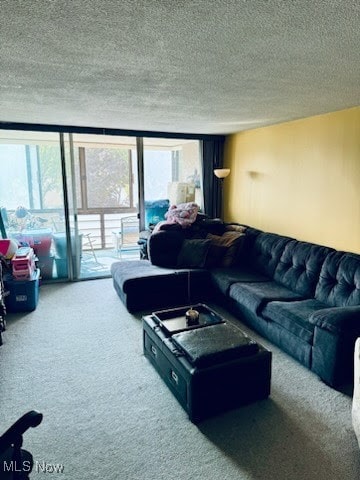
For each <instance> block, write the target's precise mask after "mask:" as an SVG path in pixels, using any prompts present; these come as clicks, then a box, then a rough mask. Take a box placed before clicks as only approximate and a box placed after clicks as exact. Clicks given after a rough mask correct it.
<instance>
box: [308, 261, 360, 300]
mask: <svg viewBox="0 0 360 480" xmlns="http://www.w3.org/2000/svg"><path fill="white" fill-rule="evenodd" d="M315 298H316V299H317V300H319V301H320V302H323V303H325V304H327V305H329V306H331V307H351V306H355V305H360V255H356V254H352V253H344V252H333V253H331V254H330V255H328V256H327V257H326V259H325V262H324V264H323V266H322V269H321V272H320V276H319V281H318V284H317V286H316V291H315Z"/></svg>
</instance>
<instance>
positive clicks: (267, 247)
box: [242, 230, 291, 278]
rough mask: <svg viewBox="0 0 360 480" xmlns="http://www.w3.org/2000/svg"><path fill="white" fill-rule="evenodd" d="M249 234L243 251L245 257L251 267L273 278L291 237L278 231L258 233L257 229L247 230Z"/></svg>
mask: <svg viewBox="0 0 360 480" xmlns="http://www.w3.org/2000/svg"><path fill="white" fill-rule="evenodd" d="M248 235H249V237H248V242H247V244H246V246H245V250H244V252H243V253H242V257H243V259H244V260H245V261H246V262H247V263H248V264H249V265H251V268H255V269H256V270H257V271H258V272H259V273H261V274H263V275H266V276H268V277H270V278H272V277H273V276H274V272H275V268H276V266H277V264H278V263H279V260H280V257H281V255H282V253H283V251H284V248H285V245H286V244H287V243H288V242H289V241H290V240H291V239H290V238H288V237H283V236H281V235H277V234H276V233H265V232H261V233H258V231H256V230H253V231H252V232H248V230H246V236H248Z"/></svg>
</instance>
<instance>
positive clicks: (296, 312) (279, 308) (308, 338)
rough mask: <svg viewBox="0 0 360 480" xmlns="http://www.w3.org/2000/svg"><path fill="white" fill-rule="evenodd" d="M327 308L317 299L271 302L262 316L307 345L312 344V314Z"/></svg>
mask: <svg viewBox="0 0 360 480" xmlns="http://www.w3.org/2000/svg"><path fill="white" fill-rule="evenodd" d="M324 308H327V306H326V305H325V304H323V303H321V302H318V301H317V300H315V299H309V300H301V301H295V302H278V301H276V302H269V303H268V304H267V305H266V306H265V307H264V309H263V311H262V312H261V316H262V317H263V318H265V319H266V320H268V321H272V322H274V323H277V324H278V325H281V326H282V327H284V328H285V329H286V330H287V331H289V332H291V333H293V334H294V335H296V336H297V337H299V338H301V339H302V340H304V341H305V342H307V343H310V344H311V343H312V340H313V335H314V327H315V325H313V324H312V323H310V322H309V318H310V316H311V314H312V313H314V312H316V311H318V310H321V309H324Z"/></svg>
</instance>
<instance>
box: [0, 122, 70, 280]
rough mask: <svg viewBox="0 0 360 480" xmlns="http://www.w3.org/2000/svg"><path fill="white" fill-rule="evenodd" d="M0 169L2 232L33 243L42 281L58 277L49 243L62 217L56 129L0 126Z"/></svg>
mask: <svg viewBox="0 0 360 480" xmlns="http://www.w3.org/2000/svg"><path fill="white" fill-rule="evenodd" d="M0 171H1V176H0V207H1V223H2V227H3V230H4V231H3V232H2V236H4V235H5V236H6V237H9V238H12V239H14V240H15V241H16V242H17V243H18V244H19V245H20V246H21V245H23V246H31V247H33V248H34V250H35V253H36V255H37V258H38V266H39V267H40V269H41V275H42V278H43V279H44V280H47V279H53V278H58V277H62V272H61V271H59V270H57V268H56V258H55V255H54V251H53V247H52V239H53V232H54V225H55V222H56V220H57V218H63V217H64V200H63V199H64V191H63V182H62V167H61V152H60V143H59V134H58V133H49V132H46V133H44V132H24V131H11V130H0ZM62 247H63V251H64V258H65V259H66V255H67V245H66V239H64V243H63V245H62Z"/></svg>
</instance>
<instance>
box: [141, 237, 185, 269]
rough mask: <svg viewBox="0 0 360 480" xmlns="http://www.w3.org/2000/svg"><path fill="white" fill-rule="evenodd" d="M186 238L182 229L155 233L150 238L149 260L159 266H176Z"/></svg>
mask: <svg viewBox="0 0 360 480" xmlns="http://www.w3.org/2000/svg"><path fill="white" fill-rule="evenodd" d="M184 239H185V238H184V233H183V230H182V229H181V230H180V231H177V230H174V231H172V230H169V231H161V230H160V231H158V232H156V233H153V234H152V235H150V237H149V240H148V254H149V260H150V261H151V263H152V264H153V265H157V266H159V267H168V268H176V267H177V263H178V254H179V252H180V250H181V247H182V244H183V242H184Z"/></svg>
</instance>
